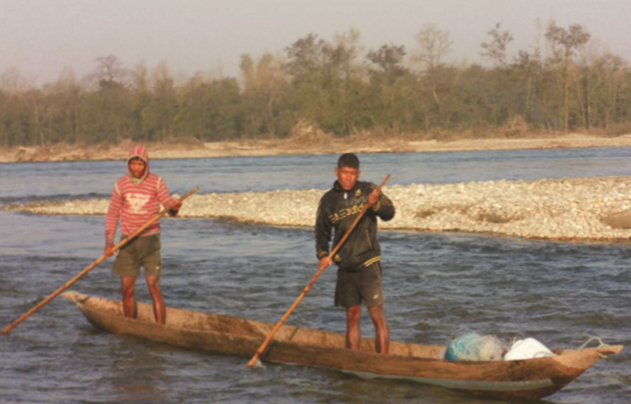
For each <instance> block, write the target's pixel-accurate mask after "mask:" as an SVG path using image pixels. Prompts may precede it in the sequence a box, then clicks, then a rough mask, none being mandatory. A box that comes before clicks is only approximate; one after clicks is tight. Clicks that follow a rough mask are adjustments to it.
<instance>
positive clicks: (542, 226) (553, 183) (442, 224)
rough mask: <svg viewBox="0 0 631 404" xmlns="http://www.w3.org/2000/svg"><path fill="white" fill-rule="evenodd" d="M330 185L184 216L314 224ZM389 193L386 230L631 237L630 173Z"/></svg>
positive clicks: (197, 198) (216, 203)
mask: <svg viewBox="0 0 631 404" xmlns="http://www.w3.org/2000/svg"><path fill="white" fill-rule="evenodd" d="M325 191H326V190H325V189H311V190H283V191H272V192H245V193H223V194H216V193H209V194H197V195H194V196H192V197H191V198H190V199H189V200H188V201H187V202H186V203H185V205H184V206H183V208H182V210H181V211H180V217H182V218H225V219H230V220H235V221H238V222H244V223H253V224H263V225H271V226H293V227H311V226H313V224H314V221H315V214H316V209H317V205H318V201H319V199H320V197H321V196H322V195H323V193H324V192H325ZM201 192H204V190H201ZM385 193H386V195H388V196H389V197H390V198H391V199H392V200H393V202H394V204H395V206H396V208H397V214H396V216H395V218H394V219H393V220H391V221H390V222H380V228H381V229H389V230H412V231H436V232H442V231H450V232H471V233H486V234H494V235H505V236H516V237H523V238H529V239H546V240H573V241H618V240H627V239H630V238H631V177H590V178H572V179H552V180H537V181H506V180H500V181H490V182H470V183H457V184H434V185H422V184H414V185H408V186H397V185H394V186H388V187H387V188H386V190H385ZM108 203H109V201H108V200H106V199H102V200H97V199H92V200H75V201H67V202H50V203H48V202H41V201H40V202H36V203H31V204H24V205H21V204H11V205H6V206H4V207H3V209H4V210H14V211H23V212H29V213H33V214H43V215H105V214H106V212H107V207H108Z"/></svg>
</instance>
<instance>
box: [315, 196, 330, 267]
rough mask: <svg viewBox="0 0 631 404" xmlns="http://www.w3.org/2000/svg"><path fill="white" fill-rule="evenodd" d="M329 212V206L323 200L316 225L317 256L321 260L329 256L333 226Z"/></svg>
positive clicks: (321, 200)
mask: <svg viewBox="0 0 631 404" xmlns="http://www.w3.org/2000/svg"><path fill="white" fill-rule="evenodd" d="M327 212H328V211H327V206H326V205H325V202H324V198H322V199H320V203H319V204H318V213H317V214H316V223H315V242H316V256H317V257H318V259H319V260H320V259H322V258H324V257H326V256H327V255H329V248H330V246H329V244H330V242H331V233H332V229H333V224H332V223H331V220H329V215H328V213H327Z"/></svg>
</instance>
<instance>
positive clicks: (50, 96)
mask: <svg viewBox="0 0 631 404" xmlns="http://www.w3.org/2000/svg"><path fill="white" fill-rule="evenodd" d="M488 35H489V38H488V40H487V41H484V42H482V43H481V54H482V55H483V56H485V57H487V58H488V59H489V60H490V61H491V62H492V65H491V66H490V67H485V66H481V65H476V64H465V63H460V64H448V63H446V61H445V57H446V55H447V54H449V52H450V50H451V46H452V44H453V42H452V41H451V39H450V37H449V33H448V32H446V31H442V30H441V29H440V28H438V27H436V26H434V25H427V26H425V27H423V28H422V29H421V31H420V32H419V34H418V35H417V36H416V37H415V39H416V45H417V48H416V49H413V50H412V52H411V53H410V55H408V52H407V51H406V49H405V48H404V47H403V46H398V45H394V44H387V45H383V46H381V47H379V48H377V49H372V50H368V51H366V50H364V48H363V46H362V45H361V42H360V35H359V33H358V32H357V31H354V30H350V31H348V32H346V33H344V34H340V35H336V36H335V37H334V38H333V39H332V40H330V41H329V40H324V39H320V38H318V37H317V35H314V34H309V35H307V36H305V37H303V38H299V39H298V40H296V41H295V42H293V43H292V44H290V45H289V46H288V47H287V48H286V49H285V54H284V55H283V56H278V55H272V54H269V53H265V54H263V55H261V56H260V57H258V58H253V57H251V56H249V55H243V56H242V59H241V77H240V78H239V80H237V79H236V78H230V77H219V78H208V77H204V75H203V74H201V73H198V74H196V75H195V76H194V77H193V78H191V79H188V81H185V82H182V83H183V84H181V83H178V81H177V80H175V79H174V78H173V77H172V76H171V75H170V73H169V69H168V67H167V65H166V63H161V64H159V65H158V66H157V67H156V68H155V69H153V70H152V71H149V69H147V68H146V67H145V66H144V65H139V66H137V67H136V68H135V69H128V68H126V67H125V66H123V64H122V63H121V62H120V61H119V60H118V58H116V57H115V56H112V55H108V56H105V57H100V58H97V59H96V60H95V64H96V66H95V69H94V71H93V72H92V73H90V74H89V75H87V76H86V77H84V78H83V79H82V80H80V81H76V80H74V78H73V75H72V74H66V75H65V76H64V77H63V78H60V79H59V80H58V81H57V82H55V83H52V84H48V85H46V86H44V87H43V88H41V89H37V88H27V87H26V86H25V85H24V80H23V79H22V78H21V76H20V75H19V72H17V70H15V69H14V70H11V71H8V72H5V73H4V74H2V75H0V145H1V146H5V147H16V146H44V145H52V144H55V143H59V142H65V143H69V144H81V145H92V144H98V143H103V142H108V143H116V142H119V141H121V140H124V139H131V140H134V141H169V140H170V139H173V138H186V137H187V138H195V139H197V140H199V141H201V142H213V141H229V140H237V139H243V138H286V137H288V136H290V134H291V133H292V129H293V128H294V127H295V126H296V125H297V124H298V123H299V122H301V123H305V122H306V123H308V124H309V125H313V127H317V128H319V129H321V130H322V131H324V132H326V133H328V134H331V135H335V136H338V137H343V136H348V135H351V134H355V133H361V132H366V131H374V132H379V133H394V134H396V133H414V132H425V133H427V134H432V135H431V136H437V137H440V136H441V134H443V133H447V132H449V131H452V132H453V131H457V130H460V131H466V132H467V133H468V134H473V136H475V135H476V134H480V133H484V132H486V131H487V130H489V129H490V130H493V129H497V128H502V127H504V128H507V130H506V131H504V133H505V134H506V136H518V135H520V134H522V133H524V130H525V129H524V128H526V129H528V128H530V129H535V130H536V129H540V130H571V129H587V130H596V131H598V130H600V131H601V132H602V133H608V134H619V133H622V132H624V131H625V130H626V128H628V127H630V126H631V69H630V68H629V65H628V64H627V62H626V61H624V60H623V59H622V58H620V57H619V56H616V55H613V54H611V53H609V52H608V51H599V49H597V48H595V47H594V46H591V45H590V44H591V42H590V38H591V35H590V34H589V33H588V32H587V31H586V29H585V28H583V27H582V26H580V25H571V26H569V27H568V28H563V27H560V26H558V25H557V24H556V22H554V21H550V22H549V23H548V25H547V27H546V29H545V34H544V39H545V41H546V50H547V52H545V57H544V56H542V54H543V53H544V52H541V51H540V50H539V47H538V46H535V47H529V48H528V50H527V51H526V50H518V51H517V52H516V53H515V54H514V55H512V54H511V53H510V44H511V41H512V39H513V36H512V34H511V33H510V31H508V30H506V29H503V28H502V27H501V25H499V24H497V25H496V26H495V27H494V28H493V29H491V30H490V31H488ZM590 46H591V47H590Z"/></svg>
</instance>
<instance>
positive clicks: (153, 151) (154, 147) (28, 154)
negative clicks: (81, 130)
mask: <svg viewBox="0 0 631 404" xmlns="http://www.w3.org/2000/svg"><path fill="white" fill-rule="evenodd" d="M131 146H132V143H131V142H130V141H123V142H121V144H119V145H107V144H103V145H99V146H94V147H87V148H80V147H74V146H70V145H65V144H57V145H54V146H50V147H19V148H13V149H0V163H16V162H42V161H94V160H124V159H125V158H126V157H127V153H128V151H129V149H130V148H131ZM146 146H147V148H148V150H149V153H150V155H151V158H152V159H176V158H208V157H238V156H275V155H292V154H338V153H346V152H354V153H422V152H447V151H465V150H516V149H558V148H585V147H631V135H624V136H617V137H599V136H590V135H582V134H567V135H561V134H556V135H550V136H537V137H523V138H483V139H467V138H461V139H453V140H449V141H444V140H441V141H438V140H414V139H406V138H399V137H392V138H383V137H378V136H364V137H360V136H352V137H349V138H344V139H336V138H332V137H330V136H328V135H320V136H309V137H306V138H303V137H294V138H289V139H279V140H247V141H240V142H214V143H202V142H198V141H196V140H192V139H181V140H175V141H172V142H167V143H149V144H147V145H146Z"/></svg>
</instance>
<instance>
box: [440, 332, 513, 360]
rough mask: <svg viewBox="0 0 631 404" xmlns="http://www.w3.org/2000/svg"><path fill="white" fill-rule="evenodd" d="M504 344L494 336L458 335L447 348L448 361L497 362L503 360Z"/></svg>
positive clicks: (474, 333)
mask: <svg viewBox="0 0 631 404" xmlns="http://www.w3.org/2000/svg"><path fill="white" fill-rule="evenodd" d="M504 348H505V347H504V344H503V343H502V341H500V340H499V338H497V337H496V336H494V335H480V334H478V333H477V332H475V331H467V332H464V333H462V334H460V335H457V336H456V337H454V338H453V339H452V341H451V342H450V343H449V345H448V346H447V351H446V352H445V360H448V361H496V360H502V352H503V351H504Z"/></svg>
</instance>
